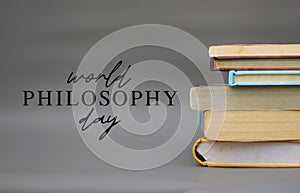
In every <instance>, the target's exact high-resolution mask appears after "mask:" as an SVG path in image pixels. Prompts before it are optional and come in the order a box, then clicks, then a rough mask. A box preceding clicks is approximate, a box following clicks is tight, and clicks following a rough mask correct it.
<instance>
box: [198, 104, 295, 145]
mask: <svg viewBox="0 0 300 193" xmlns="http://www.w3.org/2000/svg"><path fill="white" fill-rule="evenodd" d="M213 116H215V118H214V117H213ZM203 123H204V136H205V137H206V138H207V139H209V140H217V141H244V142H246V141H282V140H300V111H281V110H278V111H206V112H204V119H203Z"/></svg>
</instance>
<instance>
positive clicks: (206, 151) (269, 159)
mask: <svg viewBox="0 0 300 193" xmlns="http://www.w3.org/2000/svg"><path fill="white" fill-rule="evenodd" d="M192 154H193V156H194V158H195V160H196V161H197V162H198V163H199V164H200V165H202V166H211V167H272V168H288V167H290V168H291V167H300V143H299V141H280V142H218V141H209V140H207V139H205V138H199V139H198V140H197V141H196V142H195V144H194V146H193V148H192Z"/></svg>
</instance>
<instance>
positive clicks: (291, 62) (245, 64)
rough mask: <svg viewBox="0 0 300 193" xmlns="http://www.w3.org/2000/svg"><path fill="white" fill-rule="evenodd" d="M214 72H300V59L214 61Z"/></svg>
mask: <svg viewBox="0 0 300 193" xmlns="http://www.w3.org/2000/svg"><path fill="white" fill-rule="evenodd" d="M211 61H212V69H213V70H300V58H297V57H294V58H276V59H275V58H235V59H230V58H227V59H218V58H213V59H212V60H211Z"/></svg>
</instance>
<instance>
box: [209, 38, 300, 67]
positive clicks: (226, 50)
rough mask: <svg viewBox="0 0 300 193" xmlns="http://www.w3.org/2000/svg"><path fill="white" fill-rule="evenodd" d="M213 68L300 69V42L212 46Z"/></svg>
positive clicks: (210, 54)
mask: <svg viewBox="0 0 300 193" xmlns="http://www.w3.org/2000/svg"><path fill="white" fill-rule="evenodd" d="M209 56H210V57H211V58H212V69H213V70H300V44H240V45H221V46H211V47H210V48H209Z"/></svg>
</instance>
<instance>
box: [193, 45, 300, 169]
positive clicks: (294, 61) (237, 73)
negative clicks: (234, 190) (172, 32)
mask: <svg viewBox="0 0 300 193" xmlns="http://www.w3.org/2000/svg"><path fill="white" fill-rule="evenodd" d="M209 55H210V57H211V61H212V64H211V65H212V70H221V71H228V84H225V85H218V86H199V87H194V88H192V89H191V92H190V105H191V108H192V109H194V110H197V111H199V112H201V114H200V119H201V127H202V128H203V131H204V137H203V138H200V139H198V140H197V141H196V142H195V144H194V146H193V156H194V158H195V159H196V161H198V162H199V163H200V164H201V165H202V166H220V167H300V143H299V142H300V44H280V45H276V44H259V45H257V44H255V45H221V46H212V47H210V49H209ZM212 95H214V96H212ZM218 97H219V98H223V99H224V101H225V103H223V108H221V107H220V108H219V107H218V105H221V103H220V104H219V103H213V101H212V98H217V99H218ZM220 109H221V110H220Z"/></svg>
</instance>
